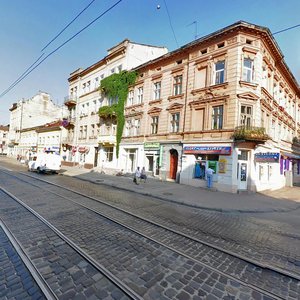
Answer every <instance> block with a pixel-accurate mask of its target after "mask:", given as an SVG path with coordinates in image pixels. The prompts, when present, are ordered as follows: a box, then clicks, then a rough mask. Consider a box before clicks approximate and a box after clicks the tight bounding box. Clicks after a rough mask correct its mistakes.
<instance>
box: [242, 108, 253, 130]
mask: <svg viewBox="0 0 300 300" xmlns="http://www.w3.org/2000/svg"><path fill="white" fill-rule="evenodd" d="M240 124H241V125H242V126H246V127H250V126H251V125H252V106H246V105H242V106H241V119H240Z"/></svg>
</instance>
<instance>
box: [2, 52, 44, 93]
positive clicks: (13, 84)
mask: <svg viewBox="0 0 300 300" xmlns="http://www.w3.org/2000/svg"><path fill="white" fill-rule="evenodd" d="M44 54H45V53H42V54H41V55H40V56H39V57H38V59H36V60H35V61H34V63H32V64H31V65H30V66H29V67H28V68H27V69H26V70H25V71H24V72H23V73H22V74H21V75H20V76H19V77H18V78H17V79H16V80H15V81H14V82H13V83H12V84H11V85H10V86H9V87H8V88H7V89H6V90H5V91H4V92H3V93H2V94H1V95H0V98H1V97H2V96H4V95H5V94H7V93H8V92H9V91H10V90H11V88H13V87H14V86H15V85H16V84H17V83H18V80H20V79H21V78H22V77H23V76H24V75H25V74H26V73H27V72H28V71H29V70H30V69H31V68H32V67H33V66H34V65H35V64H36V63H37V62H38V61H39V60H40V59H41V58H42V56H44Z"/></svg>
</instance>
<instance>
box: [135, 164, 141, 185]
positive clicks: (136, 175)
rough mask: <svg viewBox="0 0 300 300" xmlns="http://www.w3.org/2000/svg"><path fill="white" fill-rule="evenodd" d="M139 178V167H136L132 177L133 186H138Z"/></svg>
mask: <svg viewBox="0 0 300 300" xmlns="http://www.w3.org/2000/svg"><path fill="white" fill-rule="evenodd" d="M140 178H141V170H140V167H137V168H136V170H135V172H134V176H133V182H134V183H135V184H139V183H138V180H139V179H140Z"/></svg>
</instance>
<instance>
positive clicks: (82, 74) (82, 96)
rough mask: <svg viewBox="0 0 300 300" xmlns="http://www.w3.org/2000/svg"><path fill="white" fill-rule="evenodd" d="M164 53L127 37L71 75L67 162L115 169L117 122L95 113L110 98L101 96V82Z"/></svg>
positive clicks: (162, 48) (66, 103) (68, 103)
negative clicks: (98, 58)
mask: <svg viewBox="0 0 300 300" xmlns="http://www.w3.org/2000/svg"><path fill="white" fill-rule="evenodd" d="M166 52H167V49H166V48H164V47H155V46H149V45H143V44H138V43H133V42H131V41H129V40H127V39H126V40H124V41H122V42H121V43H119V44H118V45H116V46H114V47H112V48H111V49H109V50H108V54H107V56H106V57H104V58H103V59H101V60H100V61H98V62H97V63H95V64H94V65H92V66H90V67H88V68H86V69H84V70H83V69H78V70H76V71H74V72H73V73H71V74H70V75H71V76H70V78H69V79H68V81H69V96H68V97H67V98H66V100H65V105H66V106H67V107H68V109H69V119H68V120H69V125H68V129H69V134H68V137H67V138H66V140H65V141H64V147H66V148H67V151H68V153H69V155H68V158H67V160H68V161H70V162H73V163H75V164H78V163H79V162H81V163H82V164H83V165H84V167H86V168H93V167H96V168H98V169H101V170H104V169H106V170H110V169H116V168H117V160H116V159H115V158H116V147H115V145H116V138H115V135H116V124H113V123H112V122H111V121H110V120H100V119H99V116H98V111H99V108H100V107H101V106H104V105H109V104H110V100H111V99H106V98H105V97H103V96H102V95H101V93H100V91H99V85H100V81H101V80H102V79H103V78H105V77H107V76H109V75H111V74H114V73H119V72H120V71H122V70H130V69H132V68H134V67H136V66H138V65H140V64H142V63H144V62H146V61H149V60H151V59H155V58H157V57H159V56H161V55H163V54H165V53H166Z"/></svg>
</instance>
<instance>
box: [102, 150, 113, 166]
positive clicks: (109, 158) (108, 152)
mask: <svg viewBox="0 0 300 300" xmlns="http://www.w3.org/2000/svg"><path fill="white" fill-rule="evenodd" d="M103 150H104V154H105V157H106V162H109V161H112V160H113V153H114V147H104V148H103Z"/></svg>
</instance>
